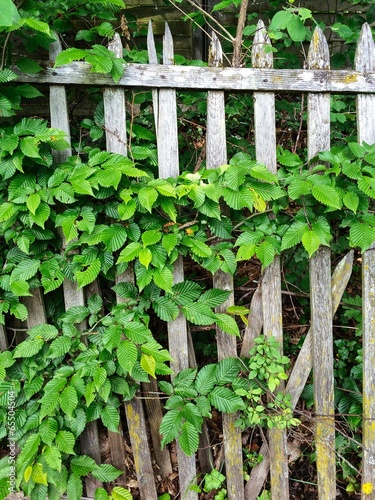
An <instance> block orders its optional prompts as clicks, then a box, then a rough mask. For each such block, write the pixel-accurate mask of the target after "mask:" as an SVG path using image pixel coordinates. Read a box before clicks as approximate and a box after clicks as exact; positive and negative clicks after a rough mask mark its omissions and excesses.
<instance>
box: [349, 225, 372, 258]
mask: <svg viewBox="0 0 375 500" xmlns="http://www.w3.org/2000/svg"><path fill="white" fill-rule="evenodd" d="M349 237H350V245H351V246H352V247H360V249H361V251H362V252H364V251H365V250H367V249H368V248H369V247H370V246H371V245H372V243H373V242H374V241H375V228H374V227H371V226H369V225H368V224H365V223H363V222H354V223H352V224H351V226H350V231H349Z"/></svg>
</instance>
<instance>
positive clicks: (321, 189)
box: [311, 185, 341, 209]
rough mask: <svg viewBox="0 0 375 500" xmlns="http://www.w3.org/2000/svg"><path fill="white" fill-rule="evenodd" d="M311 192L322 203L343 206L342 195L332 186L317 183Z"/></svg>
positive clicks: (330, 205)
mask: <svg viewBox="0 0 375 500" xmlns="http://www.w3.org/2000/svg"><path fill="white" fill-rule="evenodd" d="M311 194H312V195H313V196H314V198H315V199H316V200H318V201H319V202H320V203H323V204H324V205H327V207H332V208H337V209H340V208H341V200H340V197H339V195H338V194H337V191H336V189H335V188H333V187H332V186H324V185H315V186H314V187H313V188H312V190H311Z"/></svg>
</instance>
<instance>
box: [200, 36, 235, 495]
mask: <svg viewBox="0 0 375 500" xmlns="http://www.w3.org/2000/svg"><path fill="white" fill-rule="evenodd" d="M222 64H223V55H222V49H221V45H220V42H219V40H218V38H217V36H216V35H215V34H214V33H213V35H212V43H211V45H210V53H209V65H210V66H211V67H218V66H221V65H222ZM227 161H228V160H227V141H226V130H225V100H224V92H222V91H220V90H219V91H218V90H211V91H210V92H208V94H207V135H206V165H207V168H217V167H220V166H221V165H225V164H226V163H227ZM213 286H214V288H219V289H221V290H227V291H230V292H231V293H230V295H229V297H228V298H227V300H226V301H225V302H224V303H223V304H221V305H220V306H219V307H217V308H216V312H218V313H223V312H225V311H226V310H227V308H228V307H229V306H232V305H234V285H233V277H232V275H231V274H229V273H224V272H223V271H222V270H221V269H220V270H218V271H217V272H216V273H215V274H214V276H213ZM216 339H217V352H218V359H219V361H221V360H222V359H224V358H227V357H237V339H236V337H231V336H228V335H227V334H226V333H225V332H223V331H222V330H220V329H219V328H217V329H216ZM237 418H238V415H237V414H232V415H230V414H224V415H223V447H224V458H225V467H226V468H225V470H226V477H227V491H228V499H229V500H242V499H243V498H244V484H243V472H242V446H241V431H240V429H239V428H237V427H235V422H236V420H237Z"/></svg>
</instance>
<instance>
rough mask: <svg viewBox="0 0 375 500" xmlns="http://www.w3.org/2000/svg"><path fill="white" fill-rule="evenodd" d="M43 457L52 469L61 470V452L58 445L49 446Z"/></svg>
mask: <svg viewBox="0 0 375 500" xmlns="http://www.w3.org/2000/svg"><path fill="white" fill-rule="evenodd" d="M43 458H44V460H45V461H46V462H47V465H49V467H51V469H54V470H57V471H59V472H60V471H61V464H62V461H61V452H60V450H59V449H58V448H57V447H56V446H47V448H46V449H45V451H44V453H43Z"/></svg>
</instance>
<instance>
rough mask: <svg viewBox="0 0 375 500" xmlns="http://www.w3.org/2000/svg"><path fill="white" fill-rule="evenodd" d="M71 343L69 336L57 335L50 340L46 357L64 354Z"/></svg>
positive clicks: (53, 357) (52, 357)
mask: <svg viewBox="0 0 375 500" xmlns="http://www.w3.org/2000/svg"><path fill="white" fill-rule="evenodd" d="M71 345H72V341H71V339H70V338H69V337H66V336H63V337H58V338H57V339H55V340H54V341H53V342H51V345H50V347H49V350H48V355H47V357H48V358H51V359H55V358H60V357H61V356H64V355H65V354H66V353H67V352H69V349H70V348H71Z"/></svg>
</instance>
